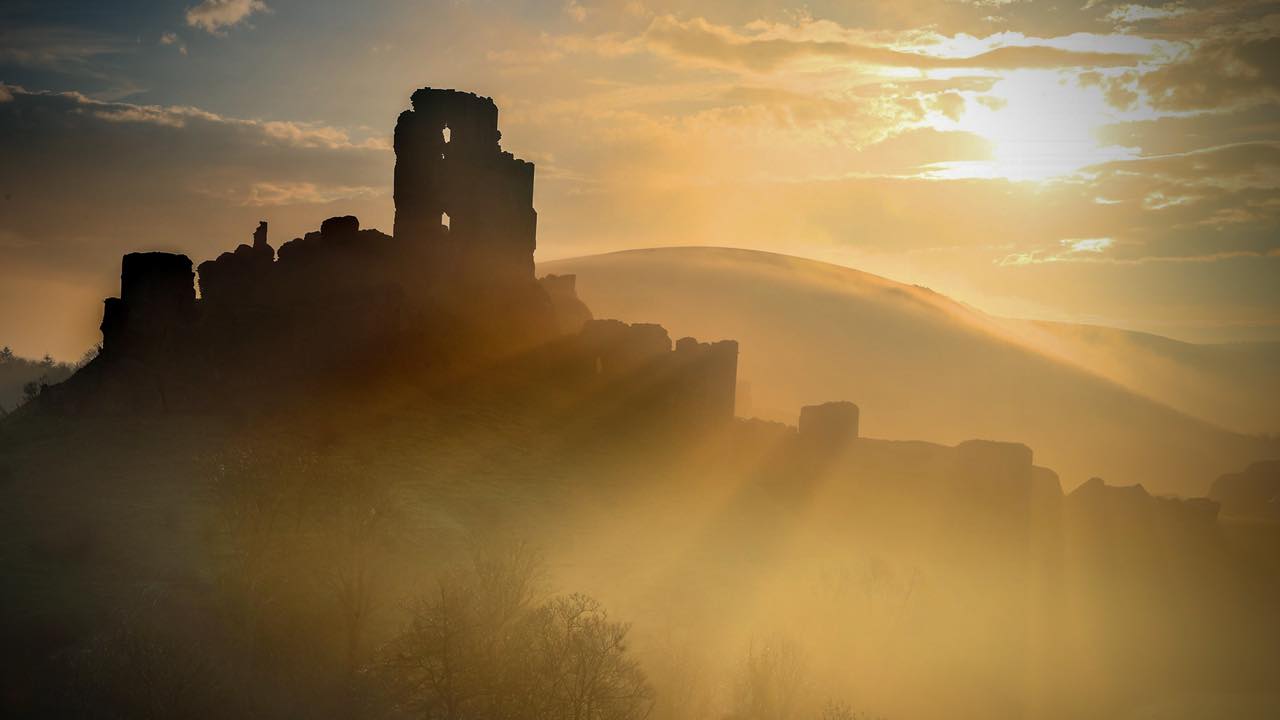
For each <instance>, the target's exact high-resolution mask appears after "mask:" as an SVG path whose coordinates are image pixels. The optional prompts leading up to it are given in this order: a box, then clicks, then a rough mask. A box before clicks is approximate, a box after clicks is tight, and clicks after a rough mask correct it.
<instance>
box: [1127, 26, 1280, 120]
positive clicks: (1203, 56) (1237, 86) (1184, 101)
mask: <svg viewBox="0 0 1280 720" xmlns="http://www.w3.org/2000/svg"><path fill="white" fill-rule="evenodd" d="M1138 86H1139V87H1140V88H1141V89H1142V90H1143V91H1144V92H1145V93H1146V94H1147V96H1148V97H1149V98H1150V102H1151V105H1152V107H1154V108H1156V109H1159V110H1171V111H1186V110H1215V111H1220V110H1223V109H1227V108H1228V107H1229V106H1247V105H1250V104H1258V103H1263V102H1276V101H1278V100H1280V37H1276V36H1246V37H1228V38H1219V39H1214V40H1208V41H1205V42H1203V43H1201V44H1200V45H1199V46H1198V47H1196V48H1195V50H1194V51H1192V52H1191V53H1190V54H1188V55H1187V56H1186V57H1183V58H1180V59H1179V60H1177V61H1175V62H1172V63H1169V64H1167V65H1163V66H1160V67H1157V68H1155V69H1153V70H1152V71H1150V72H1147V73H1145V74H1143V75H1142V77H1141V78H1140V79H1139V81H1138Z"/></svg>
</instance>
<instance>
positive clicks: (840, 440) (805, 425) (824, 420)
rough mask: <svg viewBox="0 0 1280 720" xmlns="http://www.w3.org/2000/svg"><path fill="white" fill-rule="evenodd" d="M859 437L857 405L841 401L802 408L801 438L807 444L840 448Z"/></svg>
mask: <svg viewBox="0 0 1280 720" xmlns="http://www.w3.org/2000/svg"><path fill="white" fill-rule="evenodd" d="M857 439H858V406H857V405H854V404H853V403H851V402H845V401H839V402H828V403H822V404H821V405H806V406H804V407H802V408H800V440H801V441H802V442H804V443H805V444H807V445H810V446H815V447H824V448H839V447H844V446H845V445H848V444H849V443H851V442H853V441H854V440H857Z"/></svg>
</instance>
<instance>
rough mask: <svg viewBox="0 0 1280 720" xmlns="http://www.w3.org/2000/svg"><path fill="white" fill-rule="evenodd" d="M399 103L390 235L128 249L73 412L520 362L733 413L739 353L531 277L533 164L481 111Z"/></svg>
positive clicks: (565, 285)
mask: <svg viewBox="0 0 1280 720" xmlns="http://www.w3.org/2000/svg"><path fill="white" fill-rule="evenodd" d="M411 102H412V109H410V110H406V111H404V112H403V113H401V115H400V117H399V119H398V121H397V123H396V128H395V143H394V146H395V153H396V163H395V181H394V200H395V227H394V234H393V235H387V234H385V233H382V232H379V231H378V230H373V229H368V228H361V227H360V221H359V220H358V219H357V218H355V217H353V216H340V217H333V218H329V219H327V220H325V221H324V222H323V223H321V225H320V229H319V230H318V231H315V232H309V233H307V234H306V235H304V236H303V237H301V238H295V239H293V240H291V241H289V242H286V243H284V244H283V245H281V246H280V248H279V251H278V252H277V251H276V250H275V249H274V248H273V247H272V246H271V245H270V243H269V242H268V225H267V223H266V222H262V223H260V224H259V226H258V228H257V229H256V230H255V231H254V233H253V236H252V241H251V243H245V244H241V245H240V246H238V247H237V248H236V249H235V250H234V251H231V252H225V253H222V254H221V255H220V256H218V257H217V258H215V259H213V260H209V261H206V262H203V263H200V264H199V266H198V267H196V268H195V269H194V270H193V267H192V262H191V260H190V259H188V258H187V257H186V256H184V255H178V254H172V253H156V252H149V253H131V254H129V255H126V256H125V258H124V261H123V264H122V268H121V291H120V297H118V298H110V299H108V300H107V301H106V307H105V310H104V314H103V321H102V335H103V344H102V352H101V354H100V356H99V358H98V359H97V360H95V361H94V363H92V364H91V365H90V366H89V367H88V368H86V371H87V372H82V373H81V374H80V375H81V376H83V377H81V378H80V379H79V380H76V381H75V382H72V383H69V385H68V387H67V388H65V389H63V390H61V391H60V392H59V393H58V394H60V395H61V396H62V397H63V400H64V401H65V402H66V403H67V404H69V405H84V404H85V403H83V402H80V400H83V399H84V397H83V396H84V395H85V394H86V393H84V392H81V391H77V390H75V389H74V388H76V387H82V388H83V387H86V386H88V385H94V387H95V389H94V391H93V392H91V393H88V394H89V395H94V396H99V397H102V398H105V397H110V398H112V399H111V400H110V401H105V400H103V401H102V402H99V403H98V404H99V405H101V406H104V407H105V406H117V407H122V408H127V409H138V408H139V407H155V408H158V409H162V410H172V409H205V410H213V411H217V410H218V409H219V408H220V407H222V406H224V405H226V404H227V403H228V402H231V401H232V400H233V399H234V398H236V397H249V398H255V399H256V398H259V397H262V396H263V395H264V394H268V395H270V394H274V393H277V392H280V391H281V389H288V388H296V387H298V386H300V385H304V384H308V382H309V381H321V380H325V381H327V380H332V378H333V374H334V373H335V372H337V373H340V372H346V371H350V369H351V368H353V367H357V366H359V367H362V368H365V369H366V371H367V370H368V369H369V365H370V362H369V360H370V358H386V359H388V361H387V362H385V363H384V365H388V364H389V365H393V366H395V367H397V368H400V369H402V370H407V372H409V373H411V374H417V375H424V374H430V373H433V372H438V371H442V368H448V367H455V368H456V367H459V366H465V367H471V368H474V367H483V366H485V365H486V364H488V363H494V362H501V361H504V360H506V359H510V358H516V357H522V356H525V355H529V354H532V355H534V356H539V357H540V360H539V361H538V366H539V367H545V368H550V370H549V371H548V372H549V375H550V376H553V377H555V378H558V379H559V380H564V379H565V378H568V380H567V382H569V383H570V384H572V385H573V386H574V387H576V388H578V389H583V388H591V389H592V390H593V391H594V392H605V391H609V389H613V390H616V389H618V388H620V387H626V386H628V385H630V386H636V385H640V384H643V385H644V392H643V393H641V394H643V395H644V397H645V398H646V402H645V405H646V407H647V408H648V409H651V410H653V411H654V412H656V413H657V414H658V415H659V416H667V417H677V416H678V417H682V418H688V419H697V420H699V421H721V420H727V419H730V418H732V417H733V414H734V390H735V387H736V377H737V354H738V348H737V343H735V342H733V341H721V342H717V343H710V344H708V343H699V342H698V341H696V340H695V339H693V338H683V339H681V340H679V341H678V342H677V343H675V344H674V346H673V344H672V342H671V339H670V337H669V336H668V334H667V331H666V330H665V329H663V328H662V327H661V326H658V325H646V324H633V325H628V324H626V323H621V322H618V321H613V320H596V319H593V318H592V315H591V312H590V310H589V309H588V308H587V307H586V305H584V304H583V303H582V301H581V300H579V299H578V297H577V294H576V291H575V283H574V278H573V276H554V275H552V276H547V277H545V278H542V279H538V278H537V277H536V276H535V272H534V261H533V254H534V250H535V249H536V234H537V212H536V211H535V210H534V207H533V180H534V167H533V165H532V164H531V163H528V162H526V161H524V160H520V159H518V158H516V157H515V156H513V155H512V154H511V153H509V152H505V151H503V150H502V147H501V145H500V144H499V141H500V139H501V137H502V135H501V133H500V132H499V130H498V107H497V105H496V104H494V102H493V100H492V99H490V98H486V97H480V96H477V95H475V94H472V93H465V92H459V91H456V90H441V89H435V88H423V89H421V90H418V91H417V92H415V93H413V95H412V98H411ZM197 282H198V287H199V296H198V297H197V294H196V283H197ZM379 371H381V369H380V370H379ZM310 386H311V387H320V385H318V384H317V383H316V382H311V383H310ZM632 394H636V393H632ZM77 398H78V399H77Z"/></svg>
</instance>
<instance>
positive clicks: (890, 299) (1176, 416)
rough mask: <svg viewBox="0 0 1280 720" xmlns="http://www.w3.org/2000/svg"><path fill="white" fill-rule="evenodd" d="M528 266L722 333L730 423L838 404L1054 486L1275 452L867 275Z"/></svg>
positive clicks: (1171, 475) (735, 254)
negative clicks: (966, 447)
mask: <svg viewBox="0 0 1280 720" xmlns="http://www.w3.org/2000/svg"><path fill="white" fill-rule="evenodd" d="M542 269H543V270H544V271H546V272H555V273H573V274H576V275H577V277H578V292H579V294H580V295H581V297H582V298H583V300H584V301H585V302H586V303H588V304H589V305H590V306H591V307H592V308H593V309H594V310H595V311H596V312H599V313H602V314H605V315H608V316H610V317H618V318H621V319H623V320H632V319H637V318H641V317H644V318H648V319H651V320H652V321H656V322H661V323H663V324H664V325H666V326H667V327H668V328H670V329H671V330H672V331H673V332H674V333H678V334H679V333H689V334H696V335H698V336H700V337H733V338H736V339H737V340H738V341H739V342H740V344H741V347H742V355H741V358H740V364H739V368H740V376H741V378H742V380H743V382H744V383H745V385H744V387H749V390H747V392H746V393H745V395H744V397H743V398H741V399H742V401H743V404H740V407H739V412H740V414H743V415H757V416H760V417H764V418H769V419H773V420H779V421H785V422H794V421H795V418H796V412H797V410H798V408H799V407H800V406H801V405H805V404H809V403H813V402H817V401H820V400H823V399H826V398H828V397H833V396H834V397H844V398H849V399H852V400H854V401H856V402H857V403H858V405H859V406H860V407H861V408H862V410H863V413H864V418H865V419H864V422H863V432H864V434H867V435H870V436H872V437H881V438H894V439H907V438H914V439H923V440H930V441H934V442H941V443H947V444H954V443H956V442H960V441H962V440H965V439H967V438H972V437H985V438H997V439H1002V440H1011V441H1015V442H1022V443H1026V444H1027V445H1030V446H1031V447H1033V448H1035V450H1036V457H1037V459H1038V460H1039V461H1040V462H1042V463H1043V464H1045V465H1047V466H1049V467H1052V468H1054V469H1055V470H1057V471H1058V472H1059V473H1060V474H1061V475H1062V477H1063V483H1064V485H1065V486H1066V487H1068V488H1070V487H1074V486H1076V485H1078V484H1080V483H1082V482H1084V481H1085V480H1087V479H1088V478H1090V477H1092V476H1101V477H1102V478H1104V479H1105V480H1107V481H1108V482H1111V483H1116V484H1128V483H1142V484H1143V485H1145V486H1146V487H1147V488H1149V489H1150V490H1152V491H1153V492H1165V493H1178V494H1182V495H1188V496H1197V495H1204V494H1205V493H1206V492H1207V491H1208V486H1209V483H1210V481H1212V480H1213V478H1215V477H1217V476H1218V475H1220V474H1222V473H1224V472H1230V471H1234V470H1238V469H1240V468H1242V467H1244V466H1245V465H1247V464H1248V463H1249V462H1251V461H1253V460H1258V459H1263V458H1268V457H1276V456H1277V455H1280V447H1278V446H1277V444H1276V443H1275V442H1274V441H1266V440H1263V439H1260V438H1257V437H1252V436H1247V435H1242V434H1239V433H1235V432H1231V431H1229V430H1226V429H1224V428H1223V427H1221V426H1220V425H1218V424H1216V423H1213V422H1210V421H1208V420H1205V419H1203V418H1200V417H1196V416H1193V415H1191V414H1189V413H1188V412H1186V411H1185V410H1186V408H1187V407H1188V406H1186V405H1183V404H1182V403H1181V401H1182V400H1184V399H1185V395H1182V394H1178V393H1174V392H1169V393H1167V394H1157V393H1154V392H1150V393H1146V394H1144V393H1143V392H1142V390H1150V389H1151V387H1150V383H1148V384H1146V385H1144V384H1135V385H1132V386H1130V387H1126V386H1124V385H1121V384H1120V383H1119V382H1117V379H1118V378H1117V377H1115V376H1108V375H1107V374H1106V373H1105V372H1104V371H1103V370H1104V367H1103V365H1102V364H1101V363H1097V364H1092V366H1091V363H1090V362H1088V360H1089V357H1090V356H1088V355H1087V354H1085V352H1084V351H1083V350H1079V348H1080V347H1081V346H1071V345H1067V344H1066V343H1059V344H1058V345H1057V346H1051V345H1049V344H1047V343H1037V342H1033V341H1032V340H1031V339H1029V333H1028V332H1027V330H1028V329H1029V328H1031V326H1029V325H1028V324H1026V323H1021V322H1014V321H1007V320H1003V319H1000V318H993V317H990V316H987V315H984V314H982V313H980V312H978V311H976V310H974V309H973V308H971V307H969V306H967V305H963V304H961V303H958V302H955V301H953V300H951V299H950V298H947V297H945V296H943V295H940V294H938V293H936V292H933V291H931V290H928V289H927V288H922V287H918V286H913V285H905V284H901V283H897V282H893V281H891V280H888V279H885V278H882V277H878V276H875V275H872V274H869V273H864V272H860V271H857V270H853V269H849V268H845V267H841V266H837V265H831V264H826V263H821V262H817V261H812V260H804V259H800V258H795V257H789V256H785V255H777V254H772V253H763V252H756V251H748V250H736V249H727V248H656V249H646V250H632V251H624V252H617V253H610V254H605V255H595V256H590V257H582V258H574V259H568V260H560V261H556V262H551V263H546V264H545V265H543V266H542ZM1031 329H1034V328H1031ZM1058 332H1059V333H1060V334H1065V333H1066V329H1063V328H1059V330H1058ZM1072 332H1077V331H1075V330H1072ZM1116 332H1117V333H1118V332H1119V331H1116ZM1068 351H1070V352H1068ZM1257 364H1258V363H1254V365H1255V366H1256V365H1257ZM1110 365H1119V366H1121V367H1122V365H1121V364H1120V363H1119V362H1113V363H1110ZM1141 367H1142V366H1140V365H1135V366H1134V371H1135V373H1136V372H1139V368H1141ZM1220 374H1226V373H1220ZM1272 375H1274V373H1272ZM1255 376H1256V374H1255ZM1252 377H1254V376H1246V377H1243V378H1239V379H1240V381H1241V382H1243V383H1245V385H1243V386H1241V387H1244V388H1245V391H1244V392H1238V395H1240V396H1249V397H1251V398H1252V401H1253V406H1254V407H1256V408H1258V411H1257V413H1256V414H1262V413H1265V412H1270V411H1271V409H1272V405H1273V404H1272V403H1268V402H1267V400H1266V398H1267V397H1268V395H1267V394H1266V393H1261V394H1259V393H1258V392H1256V391H1254V392H1252V393H1250V392H1249V391H1250V390H1253V388H1249V387H1248V385H1247V383H1248V380H1249V379H1250V378H1252ZM1272 382H1274V379H1273V380H1272ZM1179 389H1180V390H1181V389H1182V388H1179ZM1261 389H1263V388H1258V389H1257V390H1261ZM1175 404H1178V405H1181V406H1182V409H1176V408H1175ZM1237 404H1239V401H1237Z"/></svg>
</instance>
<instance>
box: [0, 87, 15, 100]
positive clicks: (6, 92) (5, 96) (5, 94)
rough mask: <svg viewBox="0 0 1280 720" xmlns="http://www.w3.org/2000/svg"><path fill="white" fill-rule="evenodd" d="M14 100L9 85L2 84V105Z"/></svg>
mask: <svg viewBox="0 0 1280 720" xmlns="http://www.w3.org/2000/svg"><path fill="white" fill-rule="evenodd" d="M12 100H13V91H12V90H10V89H9V86H8V85H4V84H0V103H4V102H10V101H12Z"/></svg>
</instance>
